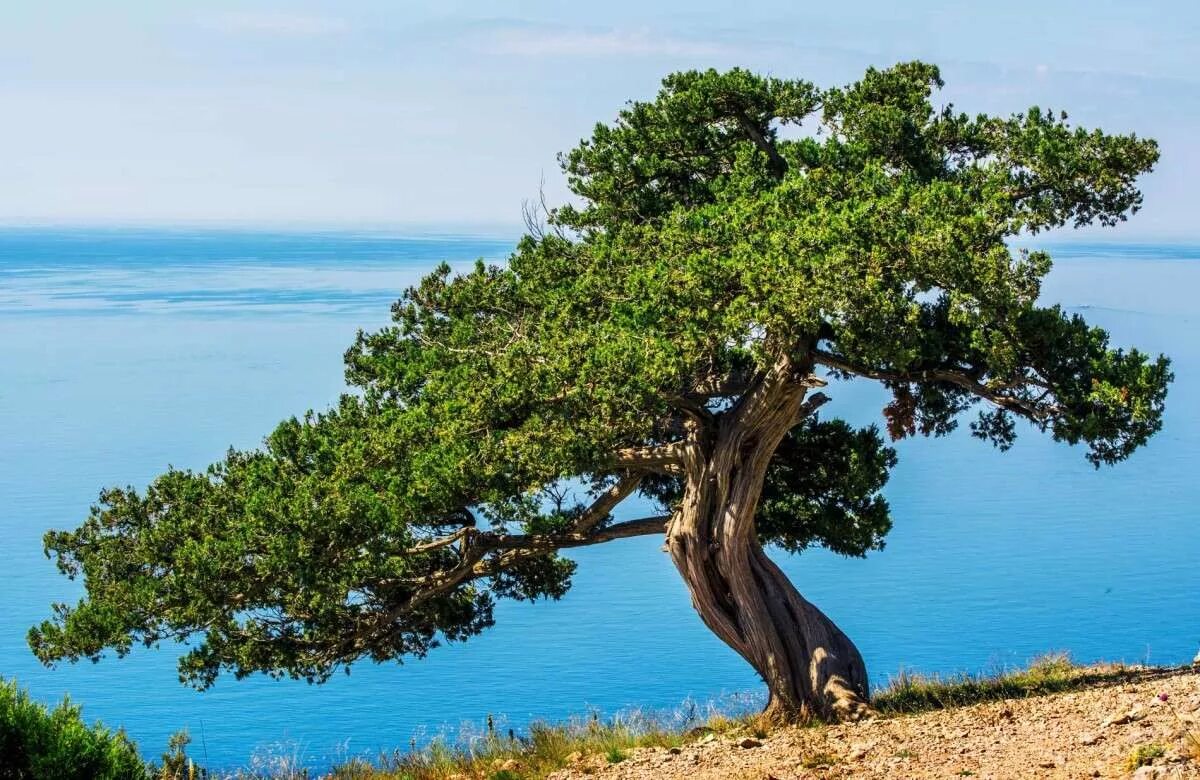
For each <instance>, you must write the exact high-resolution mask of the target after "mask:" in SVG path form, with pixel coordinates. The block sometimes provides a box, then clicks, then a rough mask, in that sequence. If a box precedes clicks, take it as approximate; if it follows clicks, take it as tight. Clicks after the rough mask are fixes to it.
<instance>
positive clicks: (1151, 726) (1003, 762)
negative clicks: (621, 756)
mask: <svg viewBox="0 0 1200 780" xmlns="http://www.w3.org/2000/svg"><path fill="white" fill-rule="evenodd" d="M1164 694H1165V697H1166V700H1165V701H1163V700H1162V698H1161V695H1164ZM1193 740H1200V669H1198V670H1193V671H1176V672H1173V673H1170V674H1161V673H1151V674H1147V675H1145V676H1144V677H1143V678H1141V679H1139V680H1138V681H1136V682H1130V683H1120V684H1108V685H1101V686H1097V687H1093V688H1089V689H1086V690H1081V691H1076V692H1072V693H1063V694H1058V695H1053V696H1045V697H1038V698H1028V699H1019V700H1007V701H1002V702H990V703H985V704H978V705H974V706H971V707H963V708H959V709H952V710H939V711H934V712H927V713H923V714H920V715H912V716H897V717H889V718H879V719H874V720H869V721H866V722H862V723H855V724H845V725H838V726H829V727H814V728H793V729H785V730H780V731H776V732H775V733H772V734H771V735H770V736H767V737H764V738H763V739H754V738H753V737H750V736H748V735H740V736H737V737H733V736H717V735H715V734H707V735H705V736H702V737H700V738H699V739H698V740H697V741H696V742H694V743H692V744H689V745H686V746H684V747H682V748H673V749H671V750H667V749H665V748H645V749H639V750H635V751H630V752H629V754H628V757H627V758H626V759H625V760H624V761H620V762H619V763H615V764H613V763H609V762H608V761H607V760H606V759H605V758H604V757H603V756H583V757H580V758H579V760H578V761H577V762H576V763H575V766H574V767H573V768H571V769H567V770H563V771H561V772H558V773H556V774H554V775H552V776H551V777H552V778H553V780H578V779H579V778H583V777H589V778H606V779H611V780H641V779H642V778H664V780H665V779H669V778H687V779H688V780H707V779H709V778H711V779H712V780H718V779H720V780H771V779H774V780H799V779H800V778H812V779H813V780H816V779H817V778H820V779H821V780H825V779H832V778H911V779H912V780H924V779H927V778H961V777H975V778H1022V779H1024V778H1092V777H1100V778H1129V777H1133V778H1137V779H1138V780H1148V779H1149V778H1164V779H1165V778H1200V743H1198V742H1195V741H1193ZM1139 751H1140V754H1139V756H1138V759H1137V760H1135V759H1134V758H1133V757H1134V756H1135V754H1137V753H1139ZM1139 762H1140V763H1143V764H1144V766H1140V767H1138V766H1137V764H1138V763H1139Z"/></svg>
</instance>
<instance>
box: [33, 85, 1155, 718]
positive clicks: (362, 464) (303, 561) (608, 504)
mask: <svg viewBox="0 0 1200 780" xmlns="http://www.w3.org/2000/svg"><path fill="white" fill-rule="evenodd" d="M941 86H942V82H941V79H940V77H939V73H938V70H937V69H936V68H935V67H933V66H930V65H926V64H922V63H907V64H901V65H897V66H895V67H893V68H890V69H887V70H874V69H871V70H868V71H867V72H866V74H865V75H864V76H863V78H862V79H861V80H860V81H858V82H857V83H854V84H851V85H849V86H846V87H843V88H831V89H819V88H817V87H816V86H814V85H813V84H811V83H809V82H806V81H800V80H785V79H778V78H768V77H763V76H759V75H755V74H753V73H750V72H747V71H744V70H732V71H729V72H725V73H718V72H716V71H706V72H686V73H677V74H674V75H671V76H669V77H668V78H667V79H665V81H664V82H663V85H662V89H661V91H660V92H659V93H658V96H657V98H656V99H654V100H652V101H650V102H638V103H631V104H629V105H628V106H627V107H626V108H625V109H624V110H623V111H621V112H620V115H619V117H618V118H617V119H616V121H615V122H613V123H612V124H600V125H597V126H596V128H595V130H594V132H593V134H592V136H591V137H590V138H589V139H587V140H585V141H583V142H581V143H580V144H579V146H578V147H576V148H575V149H574V150H572V151H571V152H569V153H568V154H566V155H564V156H563V157H562V158H561V162H562V167H563V169H564V172H565V174H566V176H567V179H568V182H569V184H570V188H571V190H572V191H573V192H574V194H575V195H576V196H577V200H576V203H575V205H566V206H562V207H560V208H557V209H553V210H550V211H549V216H548V218H547V219H546V221H545V222H543V223H542V227H539V226H538V225H537V224H534V225H533V229H532V230H531V231H530V234H529V235H526V236H525V237H524V238H523V239H522V240H521V241H520V243H519V245H518V246H517V247H516V249H515V251H514V253H513V254H512V256H511V257H510V258H509V259H508V261H507V262H506V263H505V264H503V265H498V266H488V265H484V264H483V263H479V264H477V265H476V266H475V268H474V270H472V271H470V272H467V273H464V274H461V275H457V276H456V275H452V274H451V272H450V270H449V269H448V268H447V267H446V266H442V267H440V268H438V269H437V270H436V271H434V272H433V273H431V274H430V275H429V276H427V277H426V278H424V279H423V280H422V281H421V282H420V284H419V285H418V286H416V287H415V288H413V289H410V290H409V291H407V292H406V293H404V295H403V297H402V298H401V299H400V300H399V301H398V302H397V303H396V304H395V306H394V307H393V322H392V324H390V325H389V326H388V327H385V328H383V329H381V330H378V331H376V332H372V333H360V334H359V336H358V338H357V340H356V342H355V343H354V344H353V346H351V347H350V349H349V350H348V351H347V353H346V356H345V362H346V377H347V380H348V384H349V386H350V392H348V393H346V394H345V395H344V396H343V397H342V398H341V399H340V401H339V402H338V403H337V404H336V405H334V406H333V408H330V409H328V410H327V411H323V412H320V413H311V412H310V413H309V414H307V415H306V416H304V417H303V418H302V419H290V420H287V421H285V422H283V423H282V424H280V425H279V427H278V428H277V429H276V430H275V431H274V432H273V433H271V434H270V435H269V436H268V437H267V438H266V440H265V443H264V445H263V446H262V447H261V448H260V449H257V450H253V451H230V452H229V453H228V454H227V455H226V457H225V459H224V460H222V461H221V462H219V463H216V464H215V465H213V466H211V467H209V468H208V469H207V471H203V472H194V471H187V470H176V469H172V470H169V471H167V472H166V473H164V474H163V475H161V476H160V477H158V478H157V479H155V480H154V481H153V482H152V483H151V484H150V485H149V486H148V487H147V488H145V489H144V490H135V489H132V488H123V489H121V488H116V489H110V490H106V491H104V492H103V493H102V494H101V496H100V500H99V503H98V504H97V505H96V506H95V507H94V508H93V509H92V511H91V514H90V516H89V517H88V518H87V519H86V521H84V523H83V524H82V526H80V527H79V528H78V529H76V530H74V531H61V532H51V533H49V534H47V536H46V548H47V552H48V553H49V554H52V555H53V556H55V557H56V559H57V564H58V567H59V568H60V569H61V570H62V571H63V572H64V573H66V574H67V575H69V576H71V577H82V579H83V584H84V587H85V590H86V594H85V596H84V597H83V598H82V599H81V600H80V601H79V602H78V603H77V604H75V605H74V606H67V605H63V604H59V605H55V607H54V613H53V617H52V618H51V619H50V620H48V621H46V622H44V623H42V624H41V625H40V626H39V627H36V628H34V629H32V630H31V632H30V643H31V645H32V647H33V649H34V650H35V652H36V653H37V654H38V656H39V657H40V658H42V659H43V660H44V661H46V662H48V663H50V662H53V661H55V660H58V659H70V660H76V659H80V658H92V659H95V658H97V657H99V656H100V655H101V653H102V652H103V651H105V650H106V649H112V650H115V652H116V653H117V654H118V655H121V654H124V653H126V652H127V651H128V650H129V649H130V648H131V647H132V646H133V645H134V644H135V643H144V644H147V645H154V644H156V643H159V642H161V641H170V640H193V641H192V643H191V645H190V649H189V650H188V651H187V653H186V654H185V655H183V656H182V658H181V660H180V673H181V677H182V679H184V680H185V681H190V682H192V683H194V684H196V685H198V686H200V687H203V686H207V685H209V684H211V683H212V682H213V681H214V679H215V678H216V677H217V676H218V674H219V673H221V672H222V671H223V670H224V671H230V672H232V673H233V674H234V675H236V676H238V677H241V676H244V675H248V674H251V673H255V672H266V673H270V674H273V675H290V676H294V677H300V678H307V679H308V680H310V681H314V680H315V681H320V680H323V679H325V678H326V677H327V676H328V675H330V674H331V673H332V672H333V671H335V670H337V669H339V668H341V667H344V666H347V665H349V664H352V663H354V662H355V661H358V660H361V659H364V658H369V659H373V660H376V661H384V660H389V659H399V658H402V657H404V656H416V657H420V656H423V655H424V654H425V653H427V652H428V651H429V650H430V649H431V648H433V647H434V646H436V645H437V644H438V643H439V642H441V641H457V640H463V639H466V638H467V637H469V636H471V635H474V634H477V633H478V632H480V631H483V630H484V629H486V628H487V627H488V626H490V625H491V624H492V622H493V607H494V604H495V603H496V601H497V599H501V598H513V599H534V598H541V597H550V598H557V597H559V596H561V595H562V594H563V593H564V592H565V591H566V590H567V588H568V586H569V584H570V579H571V575H572V572H573V571H574V569H575V563H574V562H572V561H571V560H570V559H569V558H566V557H563V556H562V555H561V553H562V551H563V550H567V549H569V548H574V547H580V546H584V545H592V544H599V543H602V542H608V541H611V540H614V539H621V538H625V537H632V536H641V535H657V536H663V537H665V543H666V548H667V549H668V551H669V553H670V557H671V559H672V560H673V562H674V564H675V566H676V567H677V569H678V570H679V573H680V574H681V575H682V577H683V579H684V581H685V582H686V584H687V587H688V589H689V590H690V592H691V596H692V601H693V604H694V606H695V608H696V610H697V611H698V612H699V614H700V617H701V618H702V619H703V621H704V623H705V624H706V625H707V626H708V627H709V628H710V629H711V630H712V631H713V632H714V633H715V634H716V635H717V636H718V637H720V638H721V640H722V641H724V642H725V643H726V644H728V645H729V646H730V647H732V648H733V649H734V650H736V651H737V652H738V653H739V654H740V655H741V656H742V657H744V658H745V659H746V660H747V661H748V662H749V663H750V664H751V665H752V666H753V667H754V668H755V669H756V670H757V671H758V673H759V674H760V675H761V676H762V678H763V680H764V681H765V682H766V685H767V688H768V690H769V693H770V698H769V705H768V709H769V711H770V712H771V713H773V714H775V715H778V716H781V717H785V718H803V717H808V716H811V715H819V716H823V717H829V718H835V717H853V716H856V715H858V714H861V713H862V712H864V711H866V709H867V708H868V707H869V704H868V684H867V672H866V669H865V667H864V665H863V661H862V658H861V657H860V655H859V652H858V651H857V649H856V648H855V646H854V645H853V644H852V643H851V641H850V640H849V639H848V638H847V637H846V635H845V634H844V633H843V632H842V631H840V630H839V629H838V628H837V627H836V626H835V625H834V623H833V622H831V621H830V619H829V618H827V617H826V616H825V615H824V614H822V613H821V612H820V611H819V610H818V609H817V608H816V607H815V606H813V605H812V604H810V603H809V602H808V601H806V600H805V599H804V598H803V597H802V596H801V595H800V594H799V593H798V592H797V591H796V590H795V588H794V587H793V586H792V585H791V584H790V583H789V581H788V579H787V578H786V577H785V576H784V575H783V573H782V572H781V571H780V569H779V567H778V566H776V564H775V563H774V562H773V561H772V560H771V558H770V557H768V555H767V554H766V553H765V552H764V546H768V545H771V546H774V547H776V548H778V549H779V550H782V551H787V552H798V551H800V550H803V549H805V548H808V547H812V546H824V547H827V548H829V549H830V550H833V551H834V552H837V553H841V554H843V555H851V556H861V555H864V554H866V553H868V552H869V551H872V550H876V549H879V548H880V547H881V546H882V545H883V540H884V536H885V534H886V533H887V532H888V530H889V528H890V526H891V523H892V520H891V517H890V514H889V510H888V505H887V503H886V501H885V499H884V498H883V496H882V495H881V489H882V488H883V486H884V483H885V482H886V480H887V478H888V472H889V470H890V468H891V467H892V466H893V465H894V464H895V462H896V458H895V454H894V452H893V450H892V449H891V448H890V447H889V446H888V445H887V444H886V443H885V438H884V435H883V433H882V432H881V431H880V430H879V429H877V428H876V427H873V426H872V427H867V428H862V429H855V428H853V427H851V426H849V425H847V424H846V423H845V422H843V421H841V420H838V419H827V418H825V417H822V416H821V415H820V414H819V412H818V410H819V409H820V408H821V407H822V405H823V404H825V403H826V402H827V401H828V400H829V398H828V395H827V393H826V392H823V391H822V390H821V389H820V388H822V387H826V385H827V382H828V380H829V379H830V378H831V377H833V378H838V379H844V378H851V377H859V378H864V379H867V380H873V381H875V382H878V383H880V384H881V385H882V386H883V387H885V388H886V389H887V391H888V392H889V393H890V398H891V400H890V402H889V403H888V404H887V406H886V408H884V409H883V412H882V417H883V420H884V421H885V422H886V426H885V427H886V433H887V434H888V435H889V436H890V438H891V439H898V438H902V437H906V436H913V435H917V434H921V435H926V436H941V435H943V434H946V433H948V432H950V431H951V430H953V429H954V428H955V426H956V424H957V423H958V421H959V420H960V418H962V417H963V416H964V415H965V414H967V413H968V412H969V411H971V410H974V411H976V412H978V414H977V416H976V417H975V419H974V420H973V422H971V423H970V426H971V432H972V433H973V434H974V435H975V436H977V437H979V438H981V439H984V440H988V441H990V442H992V443H993V444H995V445H996V446H998V447H1000V448H1001V449H1006V448H1008V447H1009V445H1010V444H1011V443H1012V441H1013V438H1014V436H1016V434H1017V433H1018V431H1019V430H1028V429H1032V430H1035V431H1040V432H1043V433H1045V434H1048V435H1050V436H1052V437H1053V438H1054V439H1055V440H1057V441H1061V442H1065V443H1067V444H1071V445H1080V448H1081V449H1083V450H1084V452H1085V454H1086V457H1087V458H1088V459H1089V460H1090V461H1091V462H1092V463H1094V464H1096V465H1097V466H1099V465H1101V464H1111V463H1116V462H1117V461H1120V460H1123V459H1124V458H1126V457H1128V456H1129V455H1130V454H1131V453H1132V452H1133V451H1134V450H1135V449H1136V448H1138V447H1139V446H1141V445H1142V444H1144V443H1145V442H1146V441H1147V439H1148V438H1149V437H1150V436H1151V435H1152V434H1154V433H1155V432H1156V431H1157V430H1158V429H1159V427H1160V425H1161V415H1162V411H1163V401H1164V398H1165V394H1166V387H1167V383H1168V382H1169V381H1170V378H1171V375H1170V373H1169V369H1168V361H1167V360H1166V359H1165V358H1163V357H1158V358H1151V357H1148V356H1147V355H1146V354H1144V353H1142V352H1139V351H1137V350H1135V349H1131V350H1128V351H1125V350H1122V349H1114V348H1112V347H1110V346H1109V337H1108V335H1107V334H1106V333H1105V332H1104V331H1103V330H1101V329H1099V328H1095V327H1091V326H1089V325H1088V324H1087V323H1086V322H1085V321H1084V320H1083V319H1082V318H1081V317H1079V316H1077V315H1073V314H1068V313H1066V312H1064V311H1063V310H1062V309H1060V308H1059V307H1057V306H1043V305H1041V304H1039V302H1038V299H1039V290H1040V283H1041V281H1042V279H1043V277H1044V276H1045V275H1046V273H1047V272H1048V270H1049V269H1050V258H1049V257H1048V256H1047V254H1045V253H1043V252H1036V251H1031V252H1026V251H1015V250H1014V249H1012V248H1011V247H1010V246H1009V242H1010V241H1011V240H1012V239H1013V238H1014V237H1017V236H1019V235H1027V236H1030V235H1037V234H1039V233H1040V232H1041V231H1044V230H1046V229H1049V228H1055V227H1059V226H1064V225H1072V226H1082V225H1086V224H1091V223H1099V224H1102V225H1113V224H1116V223H1118V222H1120V221H1122V220H1124V219H1125V218H1126V216H1127V215H1128V214H1130V213H1132V212H1134V211H1136V210H1137V209H1138V207H1139V205H1140V203H1141V194H1140V193H1139V191H1138V189H1137V187H1136V178H1137V177H1138V176H1139V175H1140V174H1142V173H1144V172H1146V171H1149V170H1150V169H1151V167H1152V165H1153V164H1154V163H1155V161H1156V160H1157V157H1158V152H1157V149H1156V146H1155V143H1154V142H1153V141H1151V140H1145V139H1141V138H1138V137H1136V136H1133V135H1110V134H1105V133H1102V132H1100V131H1089V130H1085V129H1082V128H1076V127H1073V126H1072V125H1071V124H1070V123H1069V122H1068V121H1067V119H1066V116H1065V115H1057V114H1054V113H1051V112H1048V111H1043V110H1040V109H1038V108H1032V109H1030V110H1028V111H1026V112H1024V113H1018V114H1014V115H1012V116H1008V117H995V116H986V115H979V116H968V115H966V114H963V113H957V112H955V111H954V110H953V109H952V108H950V107H946V108H936V109H935V108H934V106H933V103H932V102H931V100H932V97H933V95H934V93H935V91H936V90H937V89H938V88H940V87H941ZM570 486H574V489H575V491H576V492H577V494H578V496H579V498H581V499H583V500H572V499H571V498H569V497H568V498H566V499H565V500H564V496H565V495H566V494H567V493H568V492H569V491H568V488H570ZM547 496H553V497H554V498H555V499H556V500H547ZM632 496H640V497H641V498H642V504H643V505H645V504H647V503H649V504H650V505H652V506H654V507H657V509H655V510H654V514H653V516H650V517H644V518H641V519H630V520H624V521H621V522H617V521H615V520H614V519H613V512H614V509H615V508H616V507H617V506H618V504H620V503H621V502H623V501H625V500H626V499H629V498H630V497H632Z"/></svg>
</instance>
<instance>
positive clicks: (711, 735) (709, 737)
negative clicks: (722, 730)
mask: <svg viewBox="0 0 1200 780" xmlns="http://www.w3.org/2000/svg"><path fill="white" fill-rule="evenodd" d="M716 738H717V735H716V734H714V733H712V732H711V731H710V732H708V733H707V734H705V735H704V736H703V737H700V739H698V740H697V741H696V744H698V745H707V744H708V743H709V742H712V741H713V740H714V739H716Z"/></svg>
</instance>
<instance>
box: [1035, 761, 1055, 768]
mask: <svg viewBox="0 0 1200 780" xmlns="http://www.w3.org/2000/svg"><path fill="white" fill-rule="evenodd" d="M1038 766H1040V767H1041V768H1042V769H1053V768H1054V767H1056V766H1058V764H1056V763H1054V762H1053V761H1043V762H1041V763H1040V764H1038Z"/></svg>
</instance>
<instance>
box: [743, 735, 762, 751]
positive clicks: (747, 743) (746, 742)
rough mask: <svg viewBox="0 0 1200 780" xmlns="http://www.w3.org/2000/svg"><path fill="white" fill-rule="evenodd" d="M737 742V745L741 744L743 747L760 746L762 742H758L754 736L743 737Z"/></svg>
mask: <svg viewBox="0 0 1200 780" xmlns="http://www.w3.org/2000/svg"><path fill="white" fill-rule="evenodd" d="M738 744H739V745H741V746H742V747H744V748H756V747H762V743H761V742H759V741H758V740H757V739H755V738H754V737H746V738H745V739H743V740H742V741H741V742H739V743H738Z"/></svg>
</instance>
